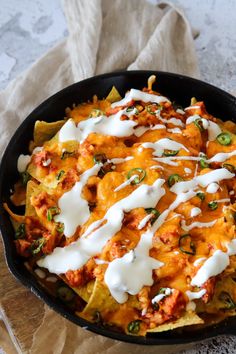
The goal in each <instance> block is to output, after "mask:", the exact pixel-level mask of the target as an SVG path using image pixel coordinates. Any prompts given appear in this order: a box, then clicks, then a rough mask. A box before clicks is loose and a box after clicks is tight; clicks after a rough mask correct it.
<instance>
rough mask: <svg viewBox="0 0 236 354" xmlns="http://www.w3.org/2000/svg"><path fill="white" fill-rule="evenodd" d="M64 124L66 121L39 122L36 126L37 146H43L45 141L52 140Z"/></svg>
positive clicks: (35, 138) (35, 140)
mask: <svg viewBox="0 0 236 354" xmlns="http://www.w3.org/2000/svg"><path fill="white" fill-rule="evenodd" d="M64 124H65V121H64V120H58V121H57V122H52V123H48V122H44V121H40V120H37V121H36V123H35V126H34V143H35V146H42V145H43V143H44V142H45V141H48V140H50V139H51V138H52V137H53V136H54V135H55V134H56V133H57V132H58V130H60V129H61V127H62V126H63V125H64Z"/></svg>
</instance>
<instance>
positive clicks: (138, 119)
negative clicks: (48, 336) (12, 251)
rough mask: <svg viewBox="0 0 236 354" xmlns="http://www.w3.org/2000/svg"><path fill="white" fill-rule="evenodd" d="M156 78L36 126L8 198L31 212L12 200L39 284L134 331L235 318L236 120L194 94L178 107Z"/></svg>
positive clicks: (102, 321) (21, 244)
mask: <svg viewBox="0 0 236 354" xmlns="http://www.w3.org/2000/svg"><path fill="white" fill-rule="evenodd" d="M154 81H155V77H153V76H152V77H150V79H149V81H148V87H147V88H144V89H143V90H142V91H140V90H137V89H131V90H130V91H128V92H127V93H126V95H125V97H124V98H123V99H122V98H121V97H120V96H119V94H118V92H117V91H116V89H115V88H113V89H112V91H111V93H110V94H109V95H108V97H107V98H106V99H104V100H98V99H97V97H94V98H93V100H92V102H87V103H82V104H80V105H78V106H74V107H73V108H72V109H69V108H68V109H67V110H66V115H67V118H66V120H63V121H58V122H54V123H46V122H43V121H42V122H41V121H40V122H36V124H35V129H34V140H33V141H32V142H31V143H30V152H31V155H27V156H25V155H20V156H19V159H18V170H19V172H20V174H21V181H19V182H18V183H17V184H16V185H15V189H14V193H13V195H12V196H11V201H12V203H13V204H15V205H23V204H26V209H25V215H23V216H20V215H16V214H13V213H12V211H11V210H10V208H9V206H8V205H6V204H5V208H6V209H7V211H8V212H9V214H10V215H11V218H12V220H13V225H14V227H15V230H16V232H15V237H16V240H15V243H16V248H17V251H18V253H19V254H20V255H21V256H22V257H25V258H26V266H27V267H28V269H30V270H31V271H32V273H34V274H35V275H36V276H37V278H38V281H39V282H40V283H41V284H42V285H43V286H44V287H46V288H47V289H48V291H50V292H51V293H53V294H54V295H56V296H57V297H59V298H60V299H61V300H62V301H64V302H66V303H67V304H68V306H69V308H70V309H71V311H74V312H75V313H76V314H77V315H78V316H80V317H83V318H85V319H87V320H88V321H91V322H96V323H98V325H102V326H111V327H112V328H114V329H115V330H122V331H124V332H125V333H128V334H131V335H145V334H146V333H147V332H161V331H166V330H170V329H174V328H177V327H185V326H188V325H201V324H202V325H208V324H211V323H216V322H219V321H221V320H223V319H224V318H226V317H228V316H233V315H235V314H236V313H235V308H236V283H235V281H234V278H235V277H236V274H235V269H236V257H235V255H236V236H235V215H236V214H235V212H236V209H235V207H236V204H234V201H235V181H236V180H235V166H236V136H235V134H234V133H235V132H236V125H235V124H234V123H233V122H231V121H227V122H222V121H221V120H219V119H217V118H215V117H213V116H212V115H210V114H209V113H208V112H207V111H206V109H205V106H204V103H203V102H198V101H197V100H196V99H192V102H191V105H190V106H189V107H186V108H185V109H182V108H180V107H179V108H177V107H176V106H175V104H174V103H171V102H170V101H169V100H168V99H167V98H166V97H163V96H161V95H160V94H159V93H157V92H155V91H153V88H152V86H153V83H154ZM42 118H43V117H42ZM229 118H230V117H229Z"/></svg>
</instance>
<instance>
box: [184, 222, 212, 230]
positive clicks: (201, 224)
mask: <svg viewBox="0 0 236 354" xmlns="http://www.w3.org/2000/svg"><path fill="white" fill-rule="evenodd" d="M216 221H217V220H213V221H210V222H199V221H195V222H193V223H192V224H190V225H186V222H185V220H182V221H181V227H182V229H183V230H184V231H190V230H192V229H194V228H196V227H197V228H202V227H212V226H213V225H215V223H216Z"/></svg>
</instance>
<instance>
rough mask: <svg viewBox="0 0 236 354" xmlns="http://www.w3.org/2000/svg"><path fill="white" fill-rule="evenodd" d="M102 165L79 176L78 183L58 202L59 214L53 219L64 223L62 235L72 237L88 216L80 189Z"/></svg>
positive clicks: (88, 212)
mask: <svg viewBox="0 0 236 354" xmlns="http://www.w3.org/2000/svg"><path fill="white" fill-rule="evenodd" d="M101 166H102V164H96V165H94V166H93V167H92V168H90V169H89V170H87V171H85V172H84V173H83V174H82V175H81V176H80V181H79V182H76V183H75V185H74V186H73V187H72V189H71V190H70V191H69V192H66V193H64V194H63V195H62V197H61V198H60V199H59V201H58V206H59V208H60V214H58V215H56V216H55V217H54V219H55V221H56V222H61V223H64V234H65V236H66V237H70V236H72V235H73V234H74V233H75V231H76V229H77V227H78V226H80V225H83V224H84V223H85V222H86V221H87V220H88V218H89V216H90V211H89V205H88V202H87V200H86V199H84V198H83V197H82V189H83V187H84V186H85V184H86V183H87V181H88V179H89V177H91V176H94V175H97V173H98V172H99V170H100V168H101Z"/></svg>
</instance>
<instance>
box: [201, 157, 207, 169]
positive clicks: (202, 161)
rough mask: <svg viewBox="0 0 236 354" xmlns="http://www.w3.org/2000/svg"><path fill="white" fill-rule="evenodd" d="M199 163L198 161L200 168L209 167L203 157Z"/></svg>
mask: <svg viewBox="0 0 236 354" xmlns="http://www.w3.org/2000/svg"><path fill="white" fill-rule="evenodd" d="M199 163H200V166H201V168H208V167H209V163H207V162H206V160H205V159H201V160H200V162H199Z"/></svg>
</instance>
